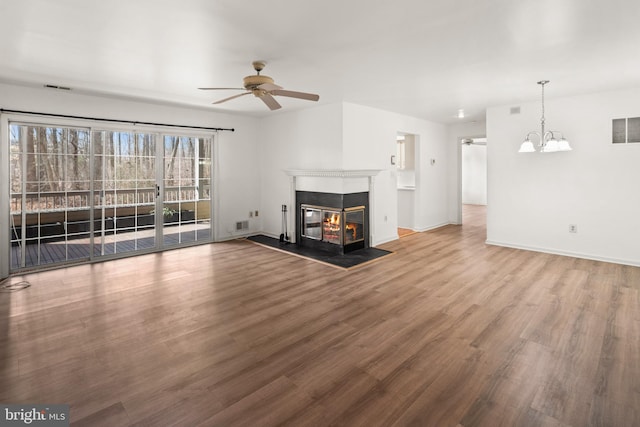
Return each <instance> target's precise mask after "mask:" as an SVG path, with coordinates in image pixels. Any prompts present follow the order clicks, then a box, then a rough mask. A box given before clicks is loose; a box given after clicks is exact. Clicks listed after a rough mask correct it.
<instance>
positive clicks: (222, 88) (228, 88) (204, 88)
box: [198, 87, 244, 90]
mask: <svg viewBox="0 0 640 427" xmlns="http://www.w3.org/2000/svg"><path fill="white" fill-rule="evenodd" d="M198 89H200V90H244V88H243V87H199V88H198Z"/></svg>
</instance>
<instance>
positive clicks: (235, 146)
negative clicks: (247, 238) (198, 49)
mask: <svg viewBox="0 0 640 427" xmlns="http://www.w3.org/2000/svg"><path fill="white" fill-rule="evenodd" d="M0 108H3V109H11V110H23V111H36V112H46V113H55V114H65V115H76V116H91V117H99V118H110V119H123V120H132V121H141V122H155V123H167V124H178V125H190V126H205V127H222V128H235V132H219V133H218V139H217V144H218V147H217V148H218V164H217V167H218V180H219V182H218V188H219V212H214V215H216V214H217V221H218V230H217V231H218V233H217V234H218V236H217V237H218V238H219V239H225V238H231V237H234V236H236V235H237V234H236V233H235V222H236V221H239V220H245V219H249V218H248V215H249V211H250V210H256V209H260V187H259V186H258V185H256V183H257V182H259V180H260V168H259V164H260V161H259V160H260V159H259V153H258V151H257V150H256V142H257V141H258V137H257V136H258V127H257V124H258V120H257V119H254V118H247V117H242V116H237V115H235V116H234V115H229V114H221V113H217V112H213V111H211V110H207V109H198V108H187V107H180V106H174V105H168V104H160V103H152V102H142V101H134V100H124V99H118V98H114V97H103V96H94V95H87V94H78V93H74V92H62V91H54V90H50V89H44V88H35V87H27V86H17V85H8V84H0ZM32 120H34V121H36V122H37V118H33V119H32ZM81 123H82V122H81ZM7 142H8V139H7V138H6V137H5V136H4V135H3V136H2V142H1V144H3V145H6V144H7ZM2 150H3V151H4V150H6V147H4V146H3V147H2ZM4 164H6V162H4V161H3V165H4ZM1 194H2V195H3V197H4V196H5V195H6V194H7V191H2V192H1ZM250 224H251V225H250V226H251V230H250V231H254V232H255V231H259V230H260V229H261V228H262V225H261V223H260V221H259V219H258V220H256V219H253V220H252V221H251V223H250ZM232 230H233V231H232Z"/></svg>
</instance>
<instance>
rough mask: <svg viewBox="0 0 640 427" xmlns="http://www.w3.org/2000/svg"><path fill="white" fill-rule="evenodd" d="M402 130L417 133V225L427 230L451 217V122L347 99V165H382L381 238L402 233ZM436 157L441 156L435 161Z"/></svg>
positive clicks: (378, 203) (378, 212) (377, 216)
mask: <svg viewBox="0 0 640 427" xmlns="http://www.w3.org/2000/svg"><path fill="white" fill-rule="evenodd" d="M398 132H403V133H409V134H413V135H415V148H416V153H415V156H416V189H415V199H414V209H415V213H414V229H415V230H418V231H423V230H428V229H430V228H434V227H438V226H441V225H445V224H447V223H448V211H447V162H446V159H447V145H446V127H445V126H444V125H442V124H439V123H433V122H428V121H426V120H421V119H417V118H415V117H408V116H403V115H400V114H396V113H390V112H388V111H383V110H378V109H375V108H370V107H364V106H361V105H356V104H349V103H345V104H344V163H343V166H344V168H346V169H359V168H361V169H382V172H380V174H378V175H377V176H376V178H375V192H376V194H375V201H374V203H375V207H374V208H375V210H376V212H375V216H374V218H375V221H376V224H375V231H376V236H375V241H374V243H375V244H380V243H382V242H386V241H389V240H394V239H397V238H398V230H397V229H398V210H397V206H398V190H397V185H398V184H397V183H398V179H397V170H396V166H395V165H392V164H391V156H392V155H395V154H396V145H397V140H396V135H397V133H398ZM430 159H435V164H433V165H432V164H431V163H430ZM385 217H386V221H385Z"/></svg>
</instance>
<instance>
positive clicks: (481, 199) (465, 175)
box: [460, 144, 487, 205]
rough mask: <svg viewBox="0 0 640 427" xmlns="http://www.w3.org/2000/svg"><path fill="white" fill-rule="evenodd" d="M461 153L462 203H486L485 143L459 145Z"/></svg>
mask: <svg viewBox="0 0 640 427" xmlns="http://www.w3.org/2000/svg"><path fill="white" fill-rule="evenodd" d="M460 148H461V151H462V153H461V155H462V203H468V204H472V205H486V204H487V147H486V145H474V144H464V145H461V147H460Z"/></svg>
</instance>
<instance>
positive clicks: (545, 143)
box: [518, 80, 571, 153]
mask: <svg viewBox="0 0 640 427" xmlns="http://www.w3.org/2000/svg"><path fill="white" fill-rule="evenodd" d="M547 83H549V80H540V81H539V82H538V84H539V85H540V86H542V117H541V118H540V132H538V131H532V132H529V133H528V134H527V136H526V138H525V140H524V142H523V143H522V145H520V149H519V150H518V152H519V153H535V152H536V151H537V150H536V147H535V145H534V144H533V141H531V136H532V135H535V136H537V137H538V140H539V142H538V147H539V149H540V152H541V153H556V152H558V151H571V146H570V145H569V141H567V140H566V139H565V138H564V136H563V135H562V133H561V132H559V131H555V130H547V131H545V128H544V125H545V118H544V85H546V84H547ZM556 135H557V136H558V137H559V138H560V139H558V138H556Z"/></svg>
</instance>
